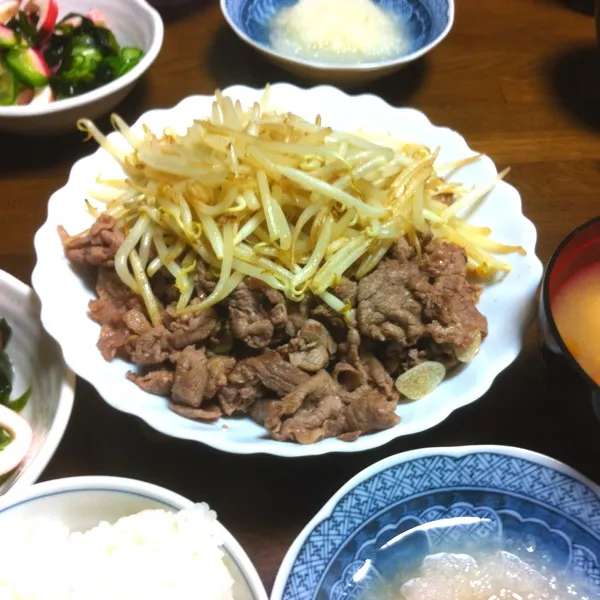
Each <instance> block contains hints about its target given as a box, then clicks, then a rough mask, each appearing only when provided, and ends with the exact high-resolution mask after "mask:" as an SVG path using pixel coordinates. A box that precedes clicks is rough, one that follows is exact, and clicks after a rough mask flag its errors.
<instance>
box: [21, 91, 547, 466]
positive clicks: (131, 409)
mask: <svg viewBox="0 0 600 600" xmlns="http://www.w3.org/2000/svg"><path fill="white" fill-rule="evenodd" d="M262 91H263V90H257V89H252V88H247V87H245V86H232V87H231V88H228V89H227V90H224V93H226V94H231V95H232V96H234V97H240V96H242V101H244V98H248V97H260V95H261V94H262ZM272 95H273V96H278V97H279V98H284V99H285V97H286V96H289V97H294V96H298V95H300V96H301V97H302V98H303V99H304V98H306V99H307V100H311V99H312V100H313V101H315V99H322V98H328V99H329V101H339V102H341V103H343V102H346V104H348V103H354V104H356V105H358V109H360V107H361V106H366V105H368V106H369V107H370V108H371V109H373V108H375V109H379V108H381V110H382V111H383V110H385V111H386V112H387V113H389V115H394V114H400V113H401V114H403V115H409V116H410V118H411V119H413V120H414V121H415V122H416V121H418V122H419V126H420V127H422V128H423V130H426V131H427V132H428V133H432V134H433V133H435V135H436V136H445V137H446V138H448V140H452V143H454V144H455V145H460V147H461V150H462V151H463V152H464V153H465V154H467V155H468V154H474V151H473V150H471V149H470V148H469V147H468V145H467V144H466V142H465V141H464V139H463V138H462V137H461V136H460V135H459V134H458V133H456V132H454V131H452V130H450V129H447V128H444V127H437V126H434V125H433V124H432V123H431V122H430V121H429V119H428V118H427V117H426V116H425V115H424V114H423V113H421V112H420V111H417V110H414V109H409V108H395V107H391V106H390V105H389V104H387V103H385V102H384V101H383V100H382V99H380V98H378V97H376V96H373V95H371V94H363V95H359V96H353V97H350V96H348V95H347V94H345V93H343V92H341V91H340V90H337V89H336V88H333V87H330V86H316V87H314V88H310V89H308V90H301V89H299V88H296V87H295V86H292V85H289V84H275V85H274V86H272ZM207 98H211V97H209V96H191V97H188V98H185V99H184V100H182V101H181V102H180V103H179V104H178V105H176V106H175V107H173V108H171V109H166V110H154V111H149V112H148V113H145V115H142V117H140V119H139V120H138V123H139V122H141V121H146V120H148V119H152V120H157V119H158V120H160V118H161V117H164V116H168V115H170V114H177V111H180V112H185V110H186V109H187V108H191V107H193V106H194V105H195V104H197V103H199V102H204V101H206V99H207ZM332 99H333V100H332ZM309 103H310V102H309ZM273 104H274V105H277V102H275V101H274V102H273ZM111 135H113V136H114V134H111ZM102 152H104V151H103V150H97V151H96V152H95V153H94V154H92V155H91V156H88V157H86V158H83V159H81V160H80V161H78V162H77V163H75V165H74V166H73V169H72V170H71V175H70V177H69V181H68V182H67V184H66V186H65V187H63V188H61V189H60V190H58V191H57V192H55V193H54V194H53V196H52V197H51V198H50V201H49V204H48V215H49V216H48V220H47V221H46V223H45V224H44V225H43V226H42V227H41V228H40V229H39V230H38V232H37V233H36V236H35V239H34V245H35V249H36V254H37V257H38V262H37V264H36V266H35V269H34V272H33V275H32V282H33V287H34V288H35V289H36V291H37V293H38V294H39V296H40V298H41V299H42V323H43V325H44V327H45V328H46V329H47V331H48V332H49V333H50V335H52V336H53V337H54V338H55V339H57V340H58V341H59V343H60V344H61V346H62V347H63V353H64V356H65V360H66V362H67V364H69V366H70V367H71V368H72V369H73V370H74V371H75V372H76V373H77V374H79V375H80V376H81V377H83V378H85V379H87V380H88V381H90V383H92V385H94V386H95V387H96V389H97V390H98V392H99V394H100V395H101V396H102V397H103V398H104V399H105V400H106V401H107V402H108V403H109V404H111V405H112V406H113V407H115V408H117V409H119V410H121V411H124V412H128V413H130V414H135V415H137V416H138V417H140V418H141V419H143V420H144V421H145V422H146V423H148V424H149V425H150V426H151V427H153V428H155V429H157V430H158V431H160V432H162V433H165V434H167V435H170V436H174V437H178V438H181V439H189V440H197V441H201V442H203V443H206V444H208V445H209V446H212V447H214V448H217V449H221V450H225V451H228V452H234V453H240V454H249V453H261V452H262V453H268V454H273V455H278V456H286V457H294V456H315V455H320V454H324V453H327V452H357V451H362V450H367V449H371V448H374V447H378V446H381V445H384V444H386V443H387V442H389V441H391V440H392V439H394V438H396V437H399V436H401V435H408V434H411V433H417V432H419V431H423V430H426V429H429V428H431V427H433V426H435V425H437V424H439V423H440V422H441V421H443V420H444V419H446V418H447V417H448V415H449V414H450V413H452V412H453V411H454V410H456V409H457V408H460V407H462V406H464V405H466V404H469V403H470V402H473V401H474V400H476V399H478V398H479V397H481V396H482V395H483V394H485V393H486V392H487V391H488V389H489V388H490V386H491V385H492V383H493V381H494V379H495V378H496V376H497V375H498V374H499V373H500V372H501V371H503V370H504V369H505V368H506V367H507V366H508V365H509V364H511V363H512V362H513V361H514V360H515V358H516V357H517V356H518V354H519V352H520V350H521V347H522V342H523V336H524V335H525V332H526V330H527V329H528V327H529V325H530V324H531V323H532V321H533V319H534V316H535V292H536V290H537V287H538V285H539V282H540V280H541V276H542V271H543V268H542V264H541V262H540V261H539V259H538V258H537V257H536V255H535V244H536V230H535V227H534V226H533V224H532V223H531V221H529V220H528V219H527V218H526V217H525V216H524V215H523V213H522V206H521V199H520V196H519V194H518V192H517V191H516V190H515V189H514V188H513V187H512V186H509V185H508V184H506V183H504V182H501V183H500V184H499V185H498V186H497V189H499V190H504V194H505V195H509V196H511V197H512V199H513V200H512V201H513V203H514V205H515V206H514V207H513V210H514V213H511V218H513V221H511V226H512V227H513V228H514V229H519V228H520V230H521V234H522V239H520V243H521V244H522V245H523V246H524V247H525V249H526V250H527V253H528V256H527V257H525V258H523V260H524V261H526V262H527V265H528V267H529V272H528V273H527V277H526V279H523V280H520V281H519V282H518V283H519V285H518V289H516V290H513V292H514V293H513V296H512V297H511V302H514V301H515V297H518V298H519V299H521V301H522V303H523V309H524V310H523V314H521V315H520V322H519V323H518V324H516V325H515V328H517V325H518V329H519V334H518V335H515V336H514V339H513V340H512V341H511V342H509V343H507V345H506V346H503V347H502V352H501V353H499V354H497V355H495V356H494V359H493V362H491V363H490V362H489V361H488V362H487V363H481V360H480V362H479V363H477V364H478V365H479V371H481V373H480V376H479V377H478V378H477V379H476V381H475V382H474V383H473V385H472V386H471V387H470V388H469V389H468V392H467V393H463V394H461V395H460V397H454V398H453V402H452V404H451V405H450V403H447V404H445V405H444V406H437V407H436V411H435V412H431V413H429V414H427V416H426V417H423V418H422V419H421V420H420V421H419V422H418V423H416V424H413V425H410V423H406V422H404V423H401V424H400V425H398V426H396V427H394V428H392V429H388V430H385V431H381V432H377V433H375V434H371V435H367V436H362V437H360V438H359V439H358V440H356V441H355V442H352V443H347V442H340V441H339V440H332V439H330V440H324V441H322V442H319V443H317V444H312V445H304V446H303V445H298V444H293V443H281V442H275V441H274V440H270V439H268V438H265V439H254V438H253V439H252V440H249V441H246V440H232V439H230V438H228V436H227V434H226V430H221V431H219V432H216V431H215V430H213V431H211V432H210V435H206V432H205V431H200V430H194V429H193V428H191V427H182V426H179V425H177V426H175V425H174V424H173V423H174V422H173V421H171V422H170V423H168V424H165V422H164V418H163V416H164V415H163V414H162V413H160V412H159V411H156V410H150V409H149V410H147V411H145V412H144V410H137V406H136V405H135V403H133V402H129V403H127V402H126V401H121V396H120V395H117V394H113V392H112V386H111V385H110V382H109V381H105V380H103V379H101V378H98V377H95V376H94V367H93V364H90V362H89V361H87V360H86V359H85V353H81V352H78V349H77V348H76V347H75V346H74V345H72V344H71V345H69V343H68V339H67V338H66V337H65V333H64V327H63V323H62V321H61V320H60V318H59V311H60V307H59V306H58V305H57V297H56V294H55V290H54V288H53V287H52V283H53V282H52V281H50V280H46V277H45V274H46V273H48V274H50V273H52V272H53V268H56V263H53V262H52V261H53V257H51V256H48V252H47V251H46V248H48V247H51V246H52V245H56V239H57V238H56V239H55V238H54V237H53V236H56V231H55V229H53V226H54V225H55V223H52V226H51V225H50V223H51V219H52V218H53V217H54V214H55V212H59V210H58V206H59V203H60V202H61V197H62V196H63V195H65V196H66V195H67V193H68V191H69V189H70V186H71V185H73V186H75V183H74V179H76V176H75V175H77V177H79V175H80V171H83V169H84V166H85V165H87V164H88V163H89V164H90V165H93V164H94V160H95V158H96V157H97V156H98V154H99V153H102ZM482 161H483V164H484V166H485V168H486V170H487V171H490V172H492V173H494V174H495V173H496V170H495V167H494V165H493V163H492V161H491V160H490V159H489V158H485V159H482ZM63 260H64V259H63ZM98 356H100V355H99V354H98ZM474 364H475V363H474ZM472 369H474V367H472ZM472 373H473V376H475V371H474V370H472ZM129 385H132V384H129ZM440 389H442V388H440ZM117 396H119V397H117ZM421 402H422V401H421ZM179 419H181V420H184V419H183V418H182V417H180V418H179Z"/></svg>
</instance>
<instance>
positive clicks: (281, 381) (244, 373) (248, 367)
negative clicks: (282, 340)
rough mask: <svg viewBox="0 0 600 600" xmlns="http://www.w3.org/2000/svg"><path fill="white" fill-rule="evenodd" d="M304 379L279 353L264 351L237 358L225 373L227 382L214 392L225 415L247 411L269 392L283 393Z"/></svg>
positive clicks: (299, 371) (303, 374)
mask: <svg viewBox="0 0 600 600" xmlns="http://www.w3.org/2000/svg"><path fill="white" fill-rule="evenodd" d="M308 378H309V376H308V375H307V374H306V373H304V372H302V371H301V370H300V369H298V368H297V367H294V366H293V365H291V364H290V363H289V362H287V361H285V360H283V358H282V357H281V355H280V354H278V353H277V352H273V351H272V350H267V351H265V352H263V354H261V355H259V356H252V357H250V358H245V359H243V360H241V361H239V362H238V363H237V364H236V365H235V367H234V369H233V370H232V371H231V373H230V374H229V377H228V380H229V383H228V385H226V386H225V387H222V388H221V389H220V390H219V391H218V393H217V399H218V401H219V405H220V406H221V409H222V410H223V412H224V413H225V414H228V415H231V414H233V413H234V412H238V411H241V412H248V409H249V408H250V407H251V406H252V405H253V404H254V403H255V402H256V401H257V400H259V399H261V398H264V397H267V396H269V395H273V393H274V394H275V395H277V396H284V395H285V394H288V393H289V392H291V391H292V390H294V389H295V388H296V386H298V385H299V384H300V383H302V382H303V381H306V380H307V379H308Z"/></svg>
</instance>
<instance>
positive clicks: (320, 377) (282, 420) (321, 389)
mask: <svg viewBox="0 0 600 600" xmlns="http://www.w3.org/2000/svg"><path fill="white" fill-rule="evenodd" d="M340 391H341V388H339V386H337V384H336V383H335V381H333V379H331V377H330V376H329V374H328V373H327V371H319V372H318V373H317V374H316V375H313V376H312V377H309V378H308V379H307V380H306V381H305V382H304V383H303V384H301V385H298V386H297V387H296V388H295V389H294V390H293V391H292V392H290V393H289V394H288V395H286V396H284V397H283V398H282V399H281V400H279V401H275V402H273V401H271V402H270V403H268V404H264V403H261V405H260V407H259V408H257V410H255V411H254V416H264V417H265V418H264V426H265V427H266V428H267V430H268V431H269V433H270V434H271V436H272V437H273V438H274V439H276V440H279V441H284V440H290V441H295V442H298V443H300V444H312V443H314V442H318V441H319V440H322V439H324V438H326V437H334V436H336V435H339V434H340V433H342V432H343V431H344V404H343V401H342V398H341V394H340V393H339V392H340Z"/></svg>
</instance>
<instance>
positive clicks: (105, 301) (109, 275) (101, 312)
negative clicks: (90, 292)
mask: <svg viewBox="0 0 600 600" xmlns="http://www.w3.org/2000/svg"><path fill="white" fill-rule="evenodd" d="M96 294H97V295H98V298H97V299H96V300H91V301H90V304H89V310H90V317H91V318H92V319H93V320H94V321H96V323H100V325H120V324H121V323H122V322H123V315H124V314H125V313H126V312H127V311H128V310H131V309H133V308H140V309H141V308H142V306H143V305H142V300H141V298H140V297H139V296H138V295H136V294H135V293H134V292H132V291H131V290H130V289H129V288H128V287H127V286H126V285H125V284H124V283H123V282H122V281H121V280H120V279H119V276H118V275H117V274H116V273H115V271H114V270H112V269H104V268H100V269H98V279H97V280H96Z"/></svg>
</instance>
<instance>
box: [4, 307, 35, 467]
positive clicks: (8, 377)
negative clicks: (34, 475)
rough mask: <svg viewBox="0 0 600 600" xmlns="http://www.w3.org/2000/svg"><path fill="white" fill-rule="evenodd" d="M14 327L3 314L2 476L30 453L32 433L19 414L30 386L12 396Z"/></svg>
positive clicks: (29, 391)
mask: <svg viewBox="0 0 600 600" xmlns="http://www.w3.org/2000/svg"><path fill="white" fill-rule="evenodd" d="M11 335H12V330H11V328H10V326H9V324H8V323H7V322H6V319H2V318H0V477H2V476H3V475H6V474H7V473H10V471H12V470H13V469H14V468H16V467H17V465H19V463H21V462H22V461H23V459H24V458H25V456H26V455H27V452H28V450H29V447H30V445H31V440H32V437H33V433H32V431H31V427H30V426H29V423H28V422H27V421H26V420H25V419H24V418H23V417H21V416H20V414H19V413H20V412H21V411H22V410H23V409H24V408H25V405H26V404H27V400H28V399H29V396H30V395H31V387H29V388H28V389H27V391H26V392H25V393H23V394H21V395H20V396H18V397H17V398H14V399H11V396H12V391H13V380H14V370H13V365H12V361H11V360H10V357H9V355H8V353H7V352H6V348H7V346H8V344H9V342H10V338H11Z"/></svg>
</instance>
